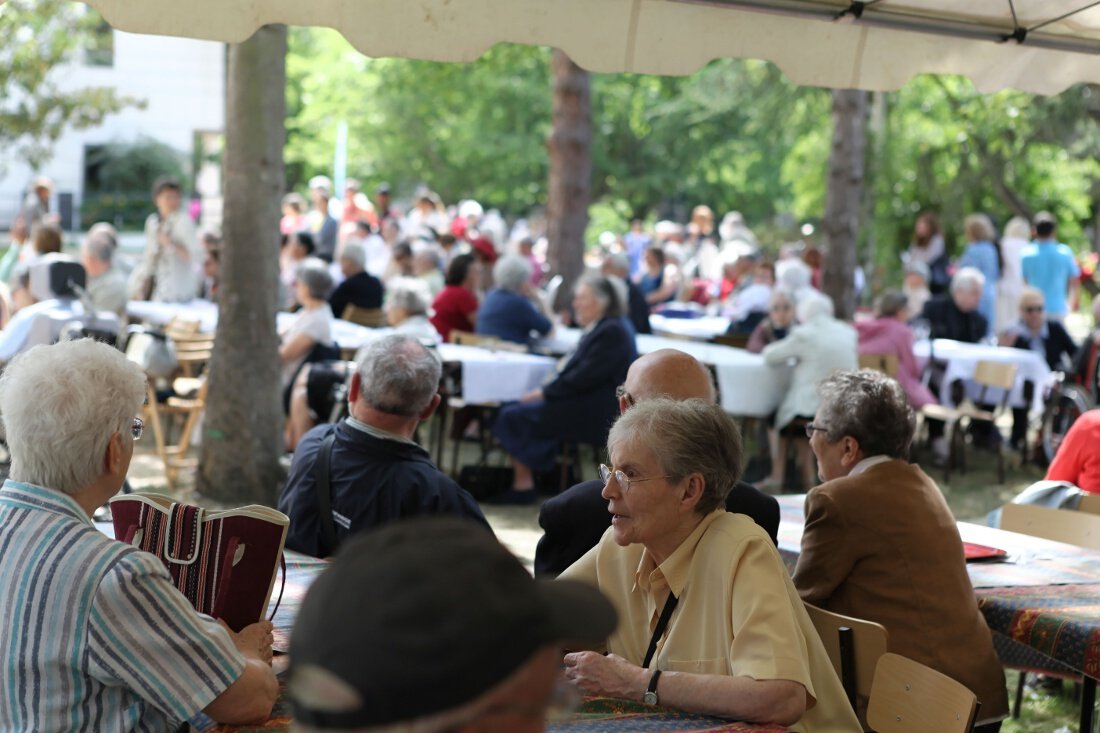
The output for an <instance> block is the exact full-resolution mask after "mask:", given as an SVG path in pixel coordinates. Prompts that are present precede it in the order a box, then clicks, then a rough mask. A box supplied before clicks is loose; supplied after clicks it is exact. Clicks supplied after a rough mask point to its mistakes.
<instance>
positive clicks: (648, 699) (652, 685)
mask: <svg viewBox="0 0 1100 733" xmlns="http://www.w3.org/2000/svg"><path fill="white" fill-rule="evenodd" d="M660 678H661V670H659V669H658V670H655V671H654V672H653V676H652V677H650V678H649V689H647V690H646V691H645V694H644V695H642V702H644V703H645V704H646V705H656V704H657V703H658V699H657V680H659V679H660Z"/></svg>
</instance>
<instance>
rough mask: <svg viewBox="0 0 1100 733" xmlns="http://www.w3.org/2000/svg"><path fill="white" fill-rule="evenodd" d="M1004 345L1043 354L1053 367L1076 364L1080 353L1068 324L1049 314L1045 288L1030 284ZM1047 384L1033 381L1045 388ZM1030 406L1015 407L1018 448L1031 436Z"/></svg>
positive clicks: (1002, 339)
mask: <svg viewBox="0 0 1100 733" xmlns="http://www.w3.org/2000/svg"><path fill="white" fill-rule="evenodd" d="M1000 344H1001V346H1011V347H1014V348H1017V349H1025V350H1028V351H1034V352H1035V353H1036V354H1038V355H1039V356H1041V357H1042V358H1043V361H1045V362H1046V365H1047V366H1048V367H1050V369H1051V371H1065V370H1067V369H1069V368H1070V367H1071V366H1072V364H1073V356H1074V354H1076V353H1077V344H1075V343H1074V342H1073V338H1071V337H1070V335H1069V333H1067V332H1066V329H1065V326H1063V325H1062V324H1061V323H1059V322H1058V321H1057V320H1055V319H1053V318H1047V317H1046V311H1045V309H1044V307H1043V291H1042V290H1039V289H1038V288H1032V287H1027V288H1024V290H1023V292H1022V293H1020V320H1019V322H1017V323H1016V324H1014V325H1012V326H1009V327H1008V328H1007V329H1005V332H1004V333H1002V334H1001V337H1000ZM1043 386H1044V385H1041V384H1035V385H1032V387H1033V388H1034V389H1042V388H1043ZM1027 413H1028V409H1027V408H1026V407H1013V408H1012V437H1011V443H1012V446H1013V447H1014V448H1018V447H1020V446H1021V445H1022V444H1023V443H1024V442H1026V440H1027V422H1028V419H1027Z"/></svg>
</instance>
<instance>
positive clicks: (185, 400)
mask: <svg viewBox="0 0 1100 733" xmlns="http://www.w3.org/2000/svg"><path fill="white" fill-rule="evenodd" d="M207 386H208V381H207V380H206V378H205V377H204V378H202V379H186V378H180V379H177V380H176V381H175V383H173V391H175V392H177V393H178V394H189V393H190V391H191V390H194V396H193V397H178V396H172V397H169V398H168V399H167V400H166V401H165V402H164V403H158V402H157V393H156V389H155V388H154V386H153V383H152V382H151V381H149V382H147V383H146V385H145V395H146V403H145V410H144V412H145V419H146V421H147V422H148V423H149V425H150V427H151V428H152V430H153V440H154V441H155V443H156V448H157V455H158V456H160V459H161V460H162V461H163V462H164V478H165V481H166V482H167V484H168V489H169V491H174V490H175V487H176V481H177V480H178V478H179V474H180V472H181V471H182V470H183V469H184V468H189V467H192V466H194V462H193V461H190V460H189V459H188V458H187V451H188V450H189V449H190V448H191V436H192V435H193V434H194V432H195V428H196V426H197V425H198V421H199V418H200V417H202V412H203V409H204V408H205V407H206V391H207ZM162 419H163V420H167V422H164V421H162ZM173 422H174V423H177V427H178V429H179V437H178V438H177V439H176V442H175V443H170V442H169V437H168V435H169V431H170V430H171V428H172V423H173Z"/></svg>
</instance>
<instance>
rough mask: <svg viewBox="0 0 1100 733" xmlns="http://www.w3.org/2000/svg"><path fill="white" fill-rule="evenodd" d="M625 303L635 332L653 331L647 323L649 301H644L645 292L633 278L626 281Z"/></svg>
mask: <svg viewBox="0 0 1100 733" xmlns="http://www.w3.org/2000/svg"><path fill="white" fill-rule="evenodd" d="M626 290H627V295H628V296H629V297H628V298H627V300H628V301H629V302H628V303H627V306H628V311H629V316H630V323H631V324H633V326H634V332H635V333H653V328H652V327H651V326H650V325H649V303H647V302H645V293H643V292H642V289H641V288H639V287H638V284H637V283H636V282H634V281H633V280H627V281H626Z"/></svg>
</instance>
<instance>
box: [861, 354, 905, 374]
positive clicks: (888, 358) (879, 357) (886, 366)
mask: <svg viewBox="0 0 1100 733" xmlns="http://www.w3.org/2000/svg"><path fill="white" fill-rule="evenodd" d="M859 368H860V369H874V370H875V371H876V372H882V373H883V374H885V375H886V376H888V377H896V376H897V375H898V355H897V354H860V355H859Z"/></svg>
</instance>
